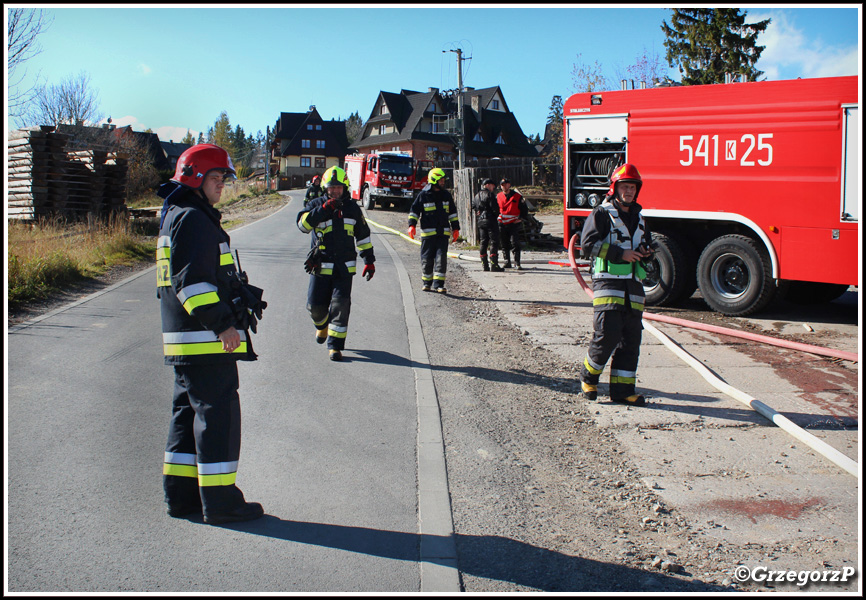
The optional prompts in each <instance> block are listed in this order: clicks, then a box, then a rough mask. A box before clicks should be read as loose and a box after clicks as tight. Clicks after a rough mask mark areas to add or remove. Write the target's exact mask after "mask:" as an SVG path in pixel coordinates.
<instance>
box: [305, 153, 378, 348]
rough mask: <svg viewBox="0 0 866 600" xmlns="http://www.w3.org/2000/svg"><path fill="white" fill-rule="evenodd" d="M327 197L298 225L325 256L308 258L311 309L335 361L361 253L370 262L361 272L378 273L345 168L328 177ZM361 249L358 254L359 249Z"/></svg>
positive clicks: (343, 338) (319, 339)
mask: <svg viewBox="0 0 866 600" xmlns="http://www.w3.org/2000/svg"><path fill="white" fill-rule="evenodd" d="M322 181H323V185H324V187H325V189H326V190H327V196H322V197H321V198H318V199H316V200H313V201H312V202H311V203H310V205H309V207H308V208H307V209H305V210H304V211H302V212H300V213H299V214H298V219H297V222H298V229H300V230H301V231H302V232H304V233H310V232H313V233H314V238H313V239H312V240H311V248H312V249H315V248H316V246H318V248H319V250H320V251H321V256H319V257H318V258H317V259H315V264H313V262H312V260H313V259H312V258H308V260H307V263H306V264H305V266H306V268H307V271H308V272H309V273H310V287H309V289H308V290H307V310H308V311H309V312H310V317H312V319H313V324H314V325H315V326H316V342H318V343H319V344H324V343H325V341H327V342H328V355H329V357H330V359H331V360H334V361H339V360H343V349H344V348H345V346H346V332H347V331H348V328H349V309H350V308H351V306H352V278H353V276H354V275H355V272H356V266H355V265H356V259H357V257H358V254H360V255H361V258H362V259H363V260H364V271H363V272H362V273H361V274H362V275H363V276H364V277H365V278H366V280H367V281H369V280H370V279H371V278H372V277H373V274H374V273H375V272H376V266H375V265H374V264H373V263H374V262H375V261H376V257H375V256H374V255H373V243H372V241H371V239H370V226H369V225H367V221H366V219H364V214H363V213H362V212H361V207H359V206H358V204H357V203H356V202H354V201H352V198H351V196H350V195H349V178H348V177H347V176H346V172H345V171H344V170H343V169H340V168H339V167H331V168H330V169H328V170H327V171H325V175H324V177H323V178H322ZM356 246H357V249H358V252H357V254H356V251H355V247H356Z"/></svg>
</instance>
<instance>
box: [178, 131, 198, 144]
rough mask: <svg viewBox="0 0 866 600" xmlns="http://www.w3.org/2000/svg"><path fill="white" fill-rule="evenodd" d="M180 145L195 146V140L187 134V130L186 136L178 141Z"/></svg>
mask: <svg viewBox="0 0 866 600" xmlns="http://www.w3.org/2000/svg"><path fill="white" fill-rule="evenodd" d="M180 143H181V144H189V145H190V146H193V145H195V140H194V139H193V137H192V134H191V133H190V132H189V129H187V130H186V135H185V136H183V139H182V140H181V141H180Z"/></svg>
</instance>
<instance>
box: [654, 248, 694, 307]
mask: <svg viewBox="0 0 866 600" xmlns="http://www.w3.org/2000/svg"><path fill="white" fill-rule="evenodd" d="M652 238H653V247H654V248H655V254H654V255H653V258H652V260H651V261H650V262H649V264H648V265H647V277H646V279H645V280H644V282H643V290H644V293H645V294H646V304H647V306H669V305H671V304H673V303H674V302H676V301H677V300H679V299H680V298H681V297H682V295H683V288H684V287H685V284H686V280H687V277H688V274H687V271H688V261H687V260H686V256H685V254H684V253H683V250H682V247H681V246H680V243H679V242H678V241H677V240H676V239H675V238H673V237H671V236H668V235H665V234H663V233H653V234H652ZM693 291H694V290H693Z"/></svg>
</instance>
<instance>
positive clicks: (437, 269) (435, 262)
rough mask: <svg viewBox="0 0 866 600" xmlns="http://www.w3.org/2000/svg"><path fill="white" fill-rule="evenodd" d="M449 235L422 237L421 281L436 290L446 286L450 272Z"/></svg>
mask: <svg viewBox="0 0 866 600" xmlns="http://www.w3.org/2000/svg"><path fill="white" fill-rule="evenodd" d="M449 239H450V238H449V236H448V235H429V236H427V237H424V238H421V281H422V282H423V283H424V285H425V286H426V285H431V287H432V288H433V289H434V290H438V289H439V288H444V287H445V274H446V273H447V272H448V240H449Z"/></svg>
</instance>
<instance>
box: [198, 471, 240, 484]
mask: <svg viewBox="0 0 866 600" xmlns="http://www.w3.org/2000/svg"><path fill="white" fill-rule="evenodd" d="M237 477H238V474H237V473H219V474H217V475H199V476H198V484H199V485H200V486H202V487H204V486H214V485H234V484H235V480H236V479H237Z"/></svg>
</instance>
